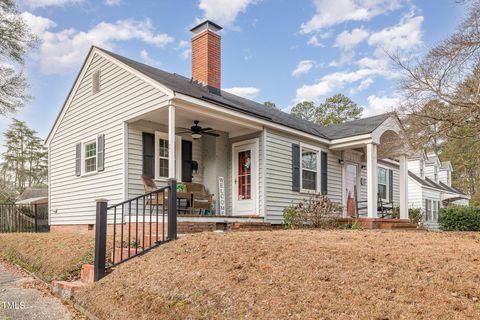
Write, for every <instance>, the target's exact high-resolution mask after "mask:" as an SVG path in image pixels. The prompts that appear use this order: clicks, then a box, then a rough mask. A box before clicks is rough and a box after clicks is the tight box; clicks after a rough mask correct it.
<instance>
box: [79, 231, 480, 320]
mask: <svg viewBox="0 0 480 320" xmlns="http://www.w3.org/2000/svg"><path fill="white" fill-rule="evenodd" d="M75 297H76V299H77V300H78V302H79V303H80V304H82V305H83V306H84V307H86V308H87V309H88V310H89V311H91V312H93V313H94V314H96V315H97V316H98V317H99V318H101V319H285V318H291V319H468V318H470V319H480V302H479V299H480V234H479V233H432V232H411V231H410V232H408V231H404V232H402V231H397V232H392V231H349V230H344V231H311V230H309V231H273V232H239V233H224V234H214V233H203V234H197V235H190V236H187V237H185V238H182V239H180V240H178V241H176V242H172V243H168V244H166V245H164V246H162V247H160V248H157V249H154V250H152V251H151V252H150V253H147V254H146V255H145V256H143V257H140V258H136V259H133V260H132V261H130V262H128V263H125V264H123V265H121V266H119V267H118V268H117V269H116V270H115V271H114V272H113V273H112V274H111V275H109V276H107V277H106V278H104V279H103V280H102V281H100V282H99V283H96V284H94V285H93V286H89V287H86V288H82V289H81V290H80V291H78V292H77V293H76V295H75Z"/></svg>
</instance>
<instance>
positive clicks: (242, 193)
mask: <svg viewBox="0 0 480 320" xmlns="http://www.w3.org/2000/svg"><path fill="white" fill-rule="evenodd" d="M237 181H238V200H247V199H251V197H252V186H251V185H252V163H251V151H250V150H246V151H240V152H239V153H238V177H237Z"/></svg>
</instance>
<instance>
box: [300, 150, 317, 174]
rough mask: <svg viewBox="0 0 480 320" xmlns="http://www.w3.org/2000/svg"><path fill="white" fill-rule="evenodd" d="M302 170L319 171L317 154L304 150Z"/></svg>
mask: <svg viewBox="0 0 480 320" xmlns="http://www.w3.org/2000/svg"><path fill="white" fill-rule="evenodd" d="M302 168H303V169H308V170H312V171H317V153H316V152H313V151H307V150H302Z"/></svg>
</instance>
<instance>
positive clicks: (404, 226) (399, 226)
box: [391, 223, 417, 229]
mask: <svg viewBox="0 0 480 320" xmlns="http://www.w3.org/2000/svg"><path fill="white" fill-rule="evenodd" d="M391 228H392V229H417V226H416V225H414V224H413V223H394V224H392V227H391Z"/></svg>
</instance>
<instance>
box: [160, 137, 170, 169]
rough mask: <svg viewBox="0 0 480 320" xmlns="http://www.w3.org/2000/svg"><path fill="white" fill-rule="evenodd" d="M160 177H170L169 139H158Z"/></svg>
mask: <svg viewBox="0 0 480 320" xmlns="http://www.w3.org/2000/svg"><path fill="white" fill-rule="evenodd" d="M158 177H159V178H168V140H165V139H161V138H160V139H159V140H158Z"/></svg>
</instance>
